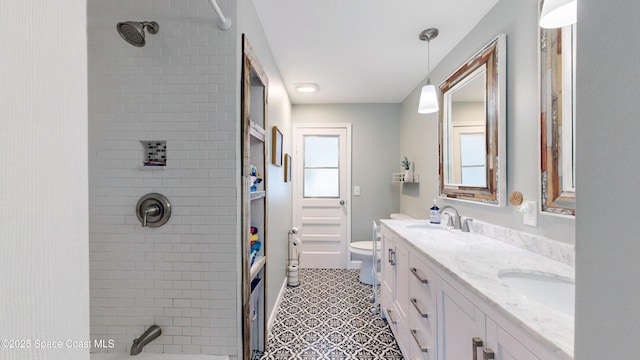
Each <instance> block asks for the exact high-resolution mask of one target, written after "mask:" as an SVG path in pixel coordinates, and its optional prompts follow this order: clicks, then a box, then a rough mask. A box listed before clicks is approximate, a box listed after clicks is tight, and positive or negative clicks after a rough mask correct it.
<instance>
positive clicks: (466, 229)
mask: <svg viewBox="0 0 640 360" xmlns="http://www.w3.org/2000/svg"><path fill="white" fill-rule="evenodd" d="M472 221H473V219H469V218H465V219H464V221H463V222H462V232H469V223H470V222H472Z"/></svg>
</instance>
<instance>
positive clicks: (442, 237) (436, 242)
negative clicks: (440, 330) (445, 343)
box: [381, 220, 575, 359]
mask: <svg viewBox="0 0 640 360" xmlns="http://www.w3.org/2000/svg"><path fill="white" fill-rule="evenodd" d="M381 223H382V224H383V225H384V226H386V227H387V228H388V229H389V230H391V231H392V232H394V233H395V234H396V235H398V236H400V237H402V238H404V239H405V240H407V241H408V242H409V244H411V245H412V246H413V247H414V248H415V249H416V250H418V251H420V252H421V253H422V254H423V255H424V256H425V257H426V258H428V259H430V260H432V261H433V262H434V263H435V265H437V266H439V267H440V270H442V271H444V272H445V273H446V274H448V275H449V276H451V277H453V278H455V279H456V280H458V281H459V282H460V283H462V284H463V285H466V286H467V288H468V290H470V291H472V292H473V293H475V294H476V295H478V296H479V297H480V298H482V299H483V300H485V302H486V303H488V304H489V305H491V306H492V307H493V308H495V309H496V311H499V312H500V313H501V314H502V315H504V316H505V317H507V318H509V319H510V320H511V321H512V322H513V323H514V324H515V325H517V326H518V327H520V328H522V329H523V330H524V331H525V332H527V333H528V334H530V335H531V336H532V337H533V338H535V339H537V340H538V341H540V342H541V343H543V344H546V345H547V346H548V348H549V349H550V350H551V351H552V352H554V353H556V354H557V355H558V357H559V358H561V359H573V348H574V318H573V317H572V316H569V315H567V314H564V313H562V312H560V311H557V310H555V309H553V308H549V307H547V306H544V305H542V304H540V303H537V302H535V301H533V300H529V299H526V298H523V297H522V296H520V295H519V294H517V293H515V292H514V291H513V290H512V289H511V288H509V287H508V286H506V285H505V284H504V283H502V281H501V280H500V279H499V278H498V273H499V272H502V271H509V270H514V269H525V270H527V271H531V272H541V273H551V274H555V275H559V276H560V277H564V278H569V279H572V280H573V279H575V269H574V268H573V267H572V266H570V265H568V264H565V263H561V262H559V261H556V260H552V259H550V258H548V257H545V256H542V255H539V254H536V253H533V252H531V251H527V250H524V249H521V248H519V247H515V246H512V245H509V244H507V243H504V242H502V241H498V240H495V239H491V238H488V237H486V236H483V235H479V234H474V233H463V232H461V231H460V230H453V229H450V228H448V227H446V226H443V225H431V224H429V222H428V221H427V220H381ZM433 229H435V230H436V231H434V230H433Z"/></svg>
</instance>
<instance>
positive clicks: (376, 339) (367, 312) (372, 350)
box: [253, 269, 402, 360]
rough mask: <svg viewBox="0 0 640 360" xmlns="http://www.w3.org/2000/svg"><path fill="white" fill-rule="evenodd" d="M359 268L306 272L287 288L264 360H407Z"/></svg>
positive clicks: (262, 359) (258, 356)
mask: <svg viewBox="0 0 640 360" xmlns="http://www.w3.org/2000/svg"><path fill="white" fill-rule="evenodd" d="M370 297H371V286H368V285H364V284H361V283H360V282H359V281H358V271H357V270H339V269H338V270H336V269H302V270H300V286H298V287H295V288H294V287H287V289H286V290H285V294H284V297H283V299H282V302H281V304H280V309H279V310H278V314H277V316H276V319H275V322H274V324H273V329H272V331H271V334H269V336H268V340H267V349H266V352H265V353H264V354H255V355H254V357H253V358H254V359H261V360H275V359H277V360H292V359H297V360H316V359H332V360H333V359H340V360H342V359H344V360H351V359H354V360H355V359H358V360H374V359H385V360H390V359H402V353H401V352H400V349H399V348H398V344H397V343H396V340H395V338H394V337H393V334H392V333H391V329H390V328H389V325H388V324H387V322H386V321H385V320H384V319H382V318H381V317H380V316H379V315H373V314H372V312H371V310H372V308H373V305H372V304H371V302H369V299H370Z"/></svg>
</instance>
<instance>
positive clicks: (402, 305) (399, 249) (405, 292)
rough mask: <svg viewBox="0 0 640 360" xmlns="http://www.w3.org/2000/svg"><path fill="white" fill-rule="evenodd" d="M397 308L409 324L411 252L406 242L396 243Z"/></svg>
mask: <svg viewBox="0 0 640 360" xmlns="http://www.w3.org/2000/svg"><path fill="white" fill-rule="evenodd" d="M395 243H396V248H395V261H396V266H395V267H396V308H397V309H398V312H400V316H401V317H402V319H403V320H404V321H405V323H406V322H407V314H408V313H409V312H408V311H407V310H408V309H409V251H408V248H407V245H406V244H405V242H404V241H396V242H395Z"/></svg>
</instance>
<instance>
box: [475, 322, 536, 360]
mask: <svg viewBox="0 0 640 360" xmlns="http://www.w3.org/2000/svg"><path fill="white" fill-rule="evenodd" d="M486 321H487V344H486V346H487V347H489V348H491V349H492V350H493V352H494V353H495V358H496V360H539V358H538V357H537V356H535V355H534V354H533V353H532V352H531V351H529V350H528V349H527V348H526V347H524V345H522V343H520V342H519V341H518V340H517V339H516V338H515V337H513V336H512V335H511V334H509V333H508V332H507V331H506V330H504V329H503V328H501V327H500V326H498V325H497V324H496V323H495V322H494V321H493V320H491V319H490V318H487V319H486Z"/></svg>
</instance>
